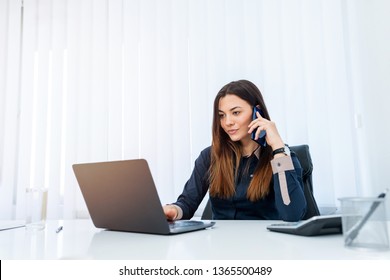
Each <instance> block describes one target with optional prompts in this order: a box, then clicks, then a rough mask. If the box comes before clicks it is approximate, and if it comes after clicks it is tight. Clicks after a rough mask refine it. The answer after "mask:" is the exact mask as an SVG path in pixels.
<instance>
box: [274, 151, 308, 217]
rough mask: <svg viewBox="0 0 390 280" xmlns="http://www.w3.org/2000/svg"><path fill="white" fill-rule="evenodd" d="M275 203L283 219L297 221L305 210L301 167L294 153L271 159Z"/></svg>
mask: <svg viewBox="0 0 390 280" xmlns="http://www.w3.org/2000/svg"><path fill="white" fill-rule="evenodd" d="M271 166H272V171H273V176H274V178H273V179H274V180H273V181H274V186H273V187H274V191H275V205H276V208H277V209H278V212H279V214H280V217H281V219H282V220H285V221H298V220H300V219H302V217H303V216H304V215H305V212H306V199H305V195H304V192H303V181H302V167H301V164H300V163H299V160H298V158H297V157H296V155H295V154H294V153H291V156H285V157H280V158H275V159H273V160H272V161H271Z"/></svg>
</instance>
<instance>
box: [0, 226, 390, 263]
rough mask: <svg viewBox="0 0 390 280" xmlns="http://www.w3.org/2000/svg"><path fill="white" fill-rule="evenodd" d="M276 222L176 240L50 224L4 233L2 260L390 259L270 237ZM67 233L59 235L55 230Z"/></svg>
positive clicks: (337, 243)
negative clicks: (60, 229) (33, 228)
mask: <svg viewBox="0 0 390 280" xmlns="http://www.w3.org/2000/svg"><path fill="white" fill-rule="evenodd" d="M274 222H275V221H216V225H215V226H214V227H213V228H210V229H206V230H201V231H196V232H190V233H184V234H178V235H171V236H162V235H153V234H140V233H130V232H118V231H107V230H102V229H97V228H95V227H94V225H93V224H92V222H91V221H90V220H63V221H62V220H59V221H58V220H49V221H47V224H46V228H45V229H44V230H42V231H31V230H27V229H26V228H24V227H23V228H17V229H11V230H3V231H0V259H3V260H7V259H8V260H11V259H17V260H26V259H114V260H115V259H117V260H119V259H138V260H142V259H145V260H148V259H169V260H207V259H218V260H224V259H228V260H236V259H241V260H242V259H248V260H249V259H258V260H260V259H266V260H286V259H291V260H339V259H346V260H359V259H360V260H361V259H373V260H376V259H380V260H389V259H390V251H384V252H371V251H361V250H353V249H348V248H345V247H344V245H343V238H342V235H341V234H337V235H325V236H315V237H304V236H296V235H290V234H284V233H276V232H270V231H268V230H267V229H266V226H267V225H269V224H271V223H274ZM59 226H63V230H62V231H60V232H59V233H56V229H57V228H58V227H59Z"/></svg>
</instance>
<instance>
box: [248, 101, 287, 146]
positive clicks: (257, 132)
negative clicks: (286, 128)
mask: <svg viewBox="0 0 390 280" xmlns="http://www.w3.org/2000/svg"><path fill="white" fill-rule="evenodd" d="M260 112H261V111H260V109H259V108H257V107H255V109H254V118H253V120H252V122H251V123H250V124H249V126H248V127H249V131H248V133H251V137H252V139H253V140H255V141H256V142H258V143H259V144H260V145H262V146H264V147H265V146H266V145H267V143H268V145H270V146H271V147H272V150H275V149H278V148H280V147H284V142H283V140H282V138H281V137H280V135H279V132H278V130H277V128H276V125H275V123H274V122H273V121H270V120H267V119H265V118H264V117H263V116H262V115H261V114H260ZM261 139H263V140H261ZM262 141H264V143H263V142H262Z"/></svg>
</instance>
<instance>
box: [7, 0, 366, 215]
mask: <svg viewBox="0 0 390 280" xmlns="http://www.w3.org/2000/svg"><path fill="white" fill-rule="evenodd" d="M351 5H352V6H353V4H352V3H351V2H350V1H325V0H323V1H320V0H318V1H305V0H294V1H282V0H278V1H266V0H263V1H255V0H239V1H235V0H216V1H208V0H207V1H206V0H196V1H195V0H180V1H179V0H23V1H21V0H18V1H16V0H0V60H1V63H0V92H1V96H0V98H1V99H0V102H1V103H0V136H1V137H0V164H1V166H0V218H3V219H14V218H21V217H23V213H24V203H23V199H24V192H25V189H26V188H27V187H42V186H43V187H46V188H48V190H49V201H48V207H49V208H48V218H75V217H76V218H77V217H85V216H87V211H86V207H85V205H84V201H83V199H82V196H81V193H80V191H79V188H78V185H77V182H76V180H75V177H74V174H73V172H72V168H71V166H72V164H74V163H80V162H95V161H107V160H120V159H131V158H146V159H147V160H148V162H149V164H150V168H151V170H152V173H153V176H154V179H155V183H156V185H157V188H158V192H159V195H160V198H161V202H162V203H163V204H164V203H169V202H172V201H173V200H175V198H176V197H177V196H178V195H179V194H180V192H181V190H182V188H183V186H184V184H185V182H186V180H187V179H188V177H189V176H190V173H191V170H192V167H193V162H194V160H195V159H196V157H197V156H198V154H199V153H200V151H201V150H202V149H203V148H205V147H207V146H208V145H210V143H211V121H212V103H213V100H214V97H215V95H216V93H217V92H218V90H219V89H220V88H221V87H222V86H223V85H224V84H226V83H228V82H230V81H232V80H238V79H248V80H251V81H253V82H254V83H255V84H257V85H258V86H259V88H260V90H261V91H262V92H263V94H264V97H265V100H266V103H267V105H268V107H269V111H270V114H271V117H272V119H273V120H275V122H276V123H277V126H278V129H279V131H280V133H281V135H282V137H283V139H284V140H285V142H286V143H289V144H290V145H298V144H304V143H305V144H309V145H310V147H311V151H312V157H313V160H314V161H315V174H314V176H315V177H314V180H315V194H316V197H317V200H318V201H319V203H322V204H333V203H334V202H335V198H336V197H337V196H339V195H342V194H344V193H346V194H351V193H355V192H357V191H358V188H359V176H357V173H359V168H360V167H359V165H358V164H356V161H355V159H356V156H355V155H354V154H353V148H354V145H356V142H355V141H354V135H355V133H356V132H355V126H354V123H353V120H354V109H355V107H354V106H355V105H354V99H355V97H354V96H353V93H352V89H351V75H350V67H351V65H350V62H349V60H350V57H349V55H350V54H349V51H348V46H349V44H350V41H349V40H350V33H349V32H351V30H353V29H351V26H352V25H353V22H352V21H351V15H350V14H349V12H350V11H351ZM328 131H332V132H331V133H328ZM334 135H342V137H334ZM340 138H342V139H340ZM344 143H345V145H344ZM350 143H352V145H351V144H350ZM354 143H355V144H354ZM341 159H342V161H341ZM345 173H348V174H350V176H348V177H346V176H344V174H345Z"/></svg>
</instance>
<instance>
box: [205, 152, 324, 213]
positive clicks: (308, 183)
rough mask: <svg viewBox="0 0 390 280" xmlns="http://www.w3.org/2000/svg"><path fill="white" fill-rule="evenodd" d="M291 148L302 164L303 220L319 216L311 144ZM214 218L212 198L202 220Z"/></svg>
mask: <svg viewBox="0 0 390 280" xmlns="http://www.w3.org/2000/svg"><path fill="white" fill-rule="evenodd" d="M290 150H291V151H293V152H294V153H295V154H296V155H297V157H298V160H299V162H300V163H301V166H302V181H303V192H304V194H305V198H306V204H307V208H306V214H305V216H304V217H303V218H302V220H307V219H309V218H311V217H313V216H319V215H320V211H319V209H318V206H317V203H316V200H315V198H314V196H313V180H312V172H313V162H312V160H311V156H310V151H309V146H308V145H299V146H290ZM211 219H212V210H211V203H210V200H208V201H207V204H206V206H205V209H204V211H203V214H202V220H211Z"/></svg>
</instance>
